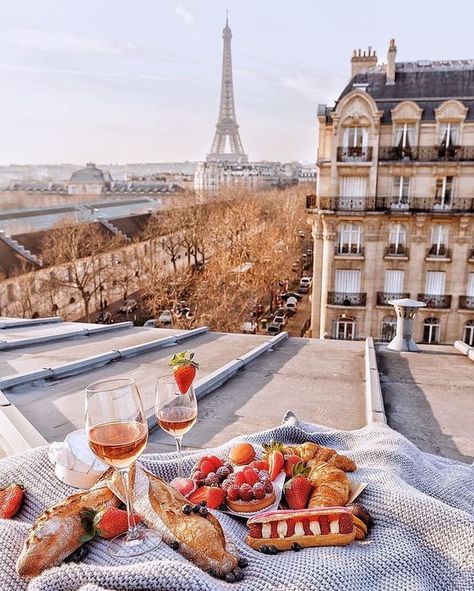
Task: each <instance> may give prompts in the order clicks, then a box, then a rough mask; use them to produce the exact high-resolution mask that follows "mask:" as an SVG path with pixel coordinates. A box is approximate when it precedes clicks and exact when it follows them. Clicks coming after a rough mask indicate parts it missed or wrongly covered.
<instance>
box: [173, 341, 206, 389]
mask: <svg viewBox="0 0 474 591" xmlns="http://www.w3.org/2000/svg"><path fill="white" fill-rule="evenodd" d="M186 353H187V351H183V352H182V353H175V354H174V355H173V357H172V358H171V359H170V360H169V362H168V365H170V366H171V367H173V368H174V369H173V375H174V379H175V382H176V383H177V385H178V388H179V391H180V392H181V394H186V393H187V391H188V390H189V388H190V387H191V384H192V383H193V380H194V378H195V377H196V370H197V369H198V367H199V365H198V364H197V363H196V362H195V361H193V357H194V353H191V354H190V356H189V358H187V357H186Z"/></svg>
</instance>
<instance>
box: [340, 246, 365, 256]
mask: <svg viewBox="0 0 474 591" xmlns="http://www.w3.org/2000/svg"><path fill="white" fill-rule="evenodd" d="M334 254H335V255H336V256H354V257H363V256H364V247H363V246H357V244H350V245H349V244H336V246H335V247H334Z"/></svg>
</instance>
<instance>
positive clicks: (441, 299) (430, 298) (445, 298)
mask: <svg viewBox="0 0 474 591" xmlns="http://www.w3.org/2000/svg"><path fill="white" fill-rule="evenodd" d="M418 299H419V300H420V301H422V302H425V304H426V307H427V308H451V296H450V295H431V294H427V293H419V294H418Z"/></svg>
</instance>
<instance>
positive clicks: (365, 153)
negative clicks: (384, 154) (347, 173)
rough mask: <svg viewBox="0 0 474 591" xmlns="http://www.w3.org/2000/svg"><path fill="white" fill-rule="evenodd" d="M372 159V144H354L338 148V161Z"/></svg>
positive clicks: (364, 160) (368, 160)
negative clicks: (365, 145) (364, 145)
mask: <svg viewBox="0 0 474 591" xmlns="http://www.w3.org/2000/svg"><path fill="white" fill-rule="evenodd" d="M371 160H372V148H371V147H370V146H367V147H362V146H352V147H350V148H349V147H347V148H344V147H342V146H339V147H338V149H337V161H338V162H370V161H371Z"/></svg>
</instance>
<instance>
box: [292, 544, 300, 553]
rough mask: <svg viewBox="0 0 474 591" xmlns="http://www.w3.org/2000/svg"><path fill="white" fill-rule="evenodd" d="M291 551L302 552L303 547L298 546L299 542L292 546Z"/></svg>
mask: <svg viewBox="0 0 474 591" xmlns="http://www.w3.org/2000/svg"><path fill="white" fill-rule="evenodd" d="M291 549H292V550H294V551H295V552H299V551H300V550H301V546H300V545H299V544H298V542H295V543H294V544H292V545H291Z"/></svg>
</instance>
